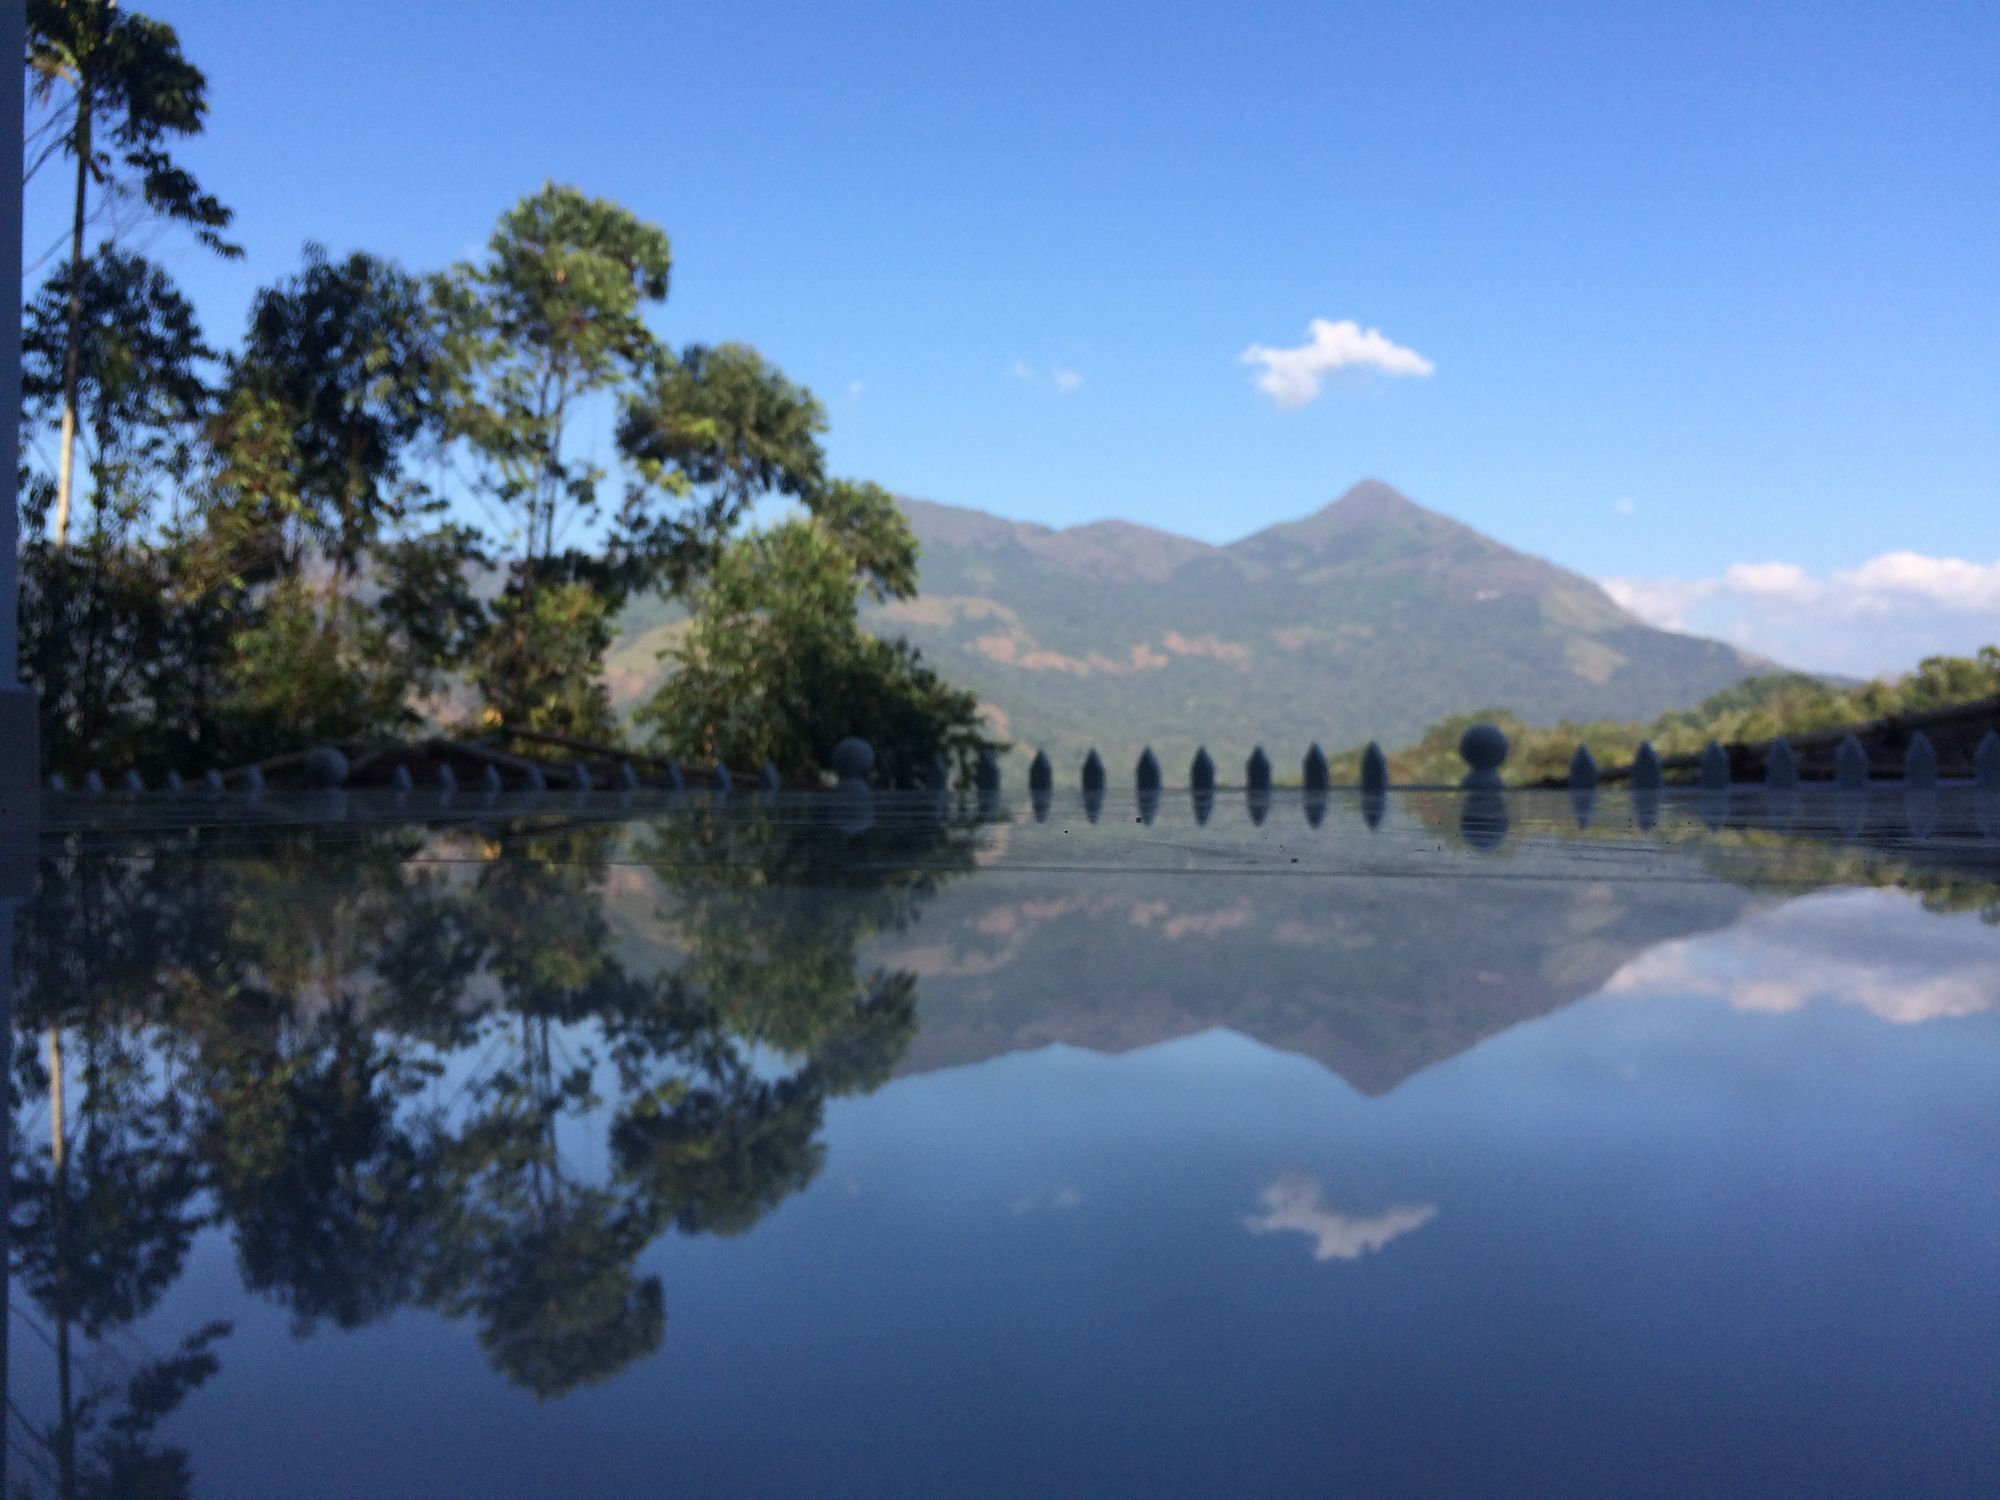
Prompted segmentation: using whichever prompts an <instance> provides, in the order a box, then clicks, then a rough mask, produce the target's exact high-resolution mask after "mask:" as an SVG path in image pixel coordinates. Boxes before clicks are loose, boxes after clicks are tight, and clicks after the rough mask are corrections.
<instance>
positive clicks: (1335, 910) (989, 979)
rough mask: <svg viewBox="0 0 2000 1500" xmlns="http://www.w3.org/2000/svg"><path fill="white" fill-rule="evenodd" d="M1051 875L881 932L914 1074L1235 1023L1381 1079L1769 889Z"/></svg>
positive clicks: (979, 887) (1463, 1043)
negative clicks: (1049, 884) (910, 1015)
mask: <svg viewBox="0 0 2000 1500" xmlns="http://www.w3.org/2000/svg"><path fill="white" fill-rule="evenodd" d="M1037 884H1040V882H1031V881H1029V880H1028V879H1026V878H1021V877H1014V876H1002V875H988V876H986V877H984V878H982V879H980V880H978V881H972V882H968V883H966V884H964V885H962V886H959V887H957V888H955V889H952V890H947V891H943V892H940V893H939V895H938V896H937V898H936V899H935V900H934V901H933V902H932V903H931V905H930V907H929V908H928V909H927V910H926V912H925V914H924V919H923V922H922V925H921V928H920V929H918V930H917V931H915V932H912V933H907V934H901V935H898V936H897V937H895V938H893V939H889V940H885V941H884V942H883V943H882V944H881V945H880V956H881V958H882V961H884V962H886V963H890V964H893V965H894V966H896V967H898V968H903V969H907V970H909V971H910V972H911V973H913V974H915V975H917V977H918V979H919V981H920V984H921V996H922V999H921V1007H920V1013H919V1015H920V1021H921V1025H920V1026H919V1028H918V1031H917V1035H916V1037H915V1039H914V1041H913V1042H912V1043H911V1046H910V1050H909V1052H908V1053H907V1054H906V1055H905V1057H904V1060H903V1064H902V1071H903V1072H905V1073H920V1072H927V1071H930V1070H932V1069H936V1068H946V1067H956V1066H960V1065H963V1064H966V1063H972V1062H978V1061H980V1060H982V1059H984V1058H988V1057H993V1056H996V1055H999V1054H1001V1053H1006V1052H1015V1051H1020V1050H1022V1049H1025V1048H1031V1047H1039V1046H1045V1045H1047V1044H1049V1043H1052V1042H1061V1043H1066V1044H1068V1045H1071V1046H1078V1047H1088V1048H1091V1049H1093V1050H1096V1051H1101V1052H1124V1051H1130V1050H1132V1049H1134V1048H1138V1047H1146V1046H1151V1045H1154V1044H1155V1043H1159V1042H1164V1041H1169V1040H1172V1039H1173V1038H1175V1037H1181V1036H1186V1035H1189V1034H1191V1033H1194V1032H1200V1031H1206V1030H1210V1029H1212V1028H1216V1027H1221V1028H1226V1029H1228V1030H1230V1031H1234V1032H1237V1033H1239V1034H1241V1035H1243V1036H1247V1037H1251V1038H1253V1039H1255V1040H1257V1041H1259V1042H1262V1043H1264V1044H1265V1045H1266V1046H1270V1047H1275V1048H1278V1049H1280V1050H1282V1051H1286V1052H1294V1053H1298V1054H1301V1055H1303V1056H1306V1057H1310V1058H1313V1059H1315V1060H1316V1061H1318V1062H1320V1063H1322V1064H1324V1065H1325V1066H1326V1067H1328V1068H1330V1069H1332V1070H1333V1071H1334V1072H1335V1073H1337V1074H1339V1075H1340V1076H1341V1077H1342V1078H1344V1079H1345V1080H1347V1082H1349V1083H1350V1084H1352V1085H1353V1086H1354V1087H1355V1088H1357V1089H1359V1090H1361V1091H1362V1092H1364V1093H1368V1094H1380V1093H1385V1092H1387V1091H1388V1090H1390V1089H1392V1088H1394V1087H1395V1086H1396V1085H1397V1084H1399V1083H1401V1082H1402V1081H1403V1080H1404V1079H1406V1078H1408V1077H1409V1076H1410V1075H1411V1074H1413V1073H1416V1072H1418V1071H1420V1070H1421V1069H1423V1068H1426V1067H1429V1066H1430V1065H1431V1064H1433V1063H1436V1062H1440V1061H1442V1060H1443V1059H1445V1058H1448V1057H1451V1056H1453V1055H1454V1054H1456V1053H1459V1052H1462V1051H1464V1050H1465V1049H1466V1048H1468V1047H1470V1046H1473V1045H1474V1044H1475V1043H1477V1042H1479V1041H1481V1040H1482V1039H1484V1038H1486V1037H1489V1036H1492V1035H1494V1034H1496V1033H1498V1032H1501V1031H1505V1030H1506V1029H1507V1028H1509V1027H1511V1026H1516V1025H1519V1024H1520V1023H1521V1022H1523V1021H1528V1020H1532V1019H1534V1018H1535V1017H1537V1016H1541V1015H1545V1014H1547V1013H1548V1012H1550V1011H1553V1010H1557V1009H1560V1008H1561V1007H1562V1006H1565V1005H1567V1004H1569V1003H1570V1002H1572V1001H1574V1000H1578V999H1581V998H1582V997H1584V996H1586V995H1590V994H1594V993H1596V992H1597V991H1598V990H1600V989H1602V988H1603V986H1604V985H1605V983H1606V982H1607V981H1608V980H1609V979H1610V978H1611V977H1612V975H1614V974H1616V973H1617V972H1618V971H1619V970H1620V969H1621V968H1623V967H1624V966H1625V965H1626V964H1627V963H1629V962H1630V961H1631V960H1632V959H1634V958H1636V957H1637V956H1638V955H1640V954H1641V953H1643V952H1645V951H1646V950H1647V949H1649V948H1651V947H1654V946H1655V945H1657V944H1660V943H1663V942H1668V941H1671V940H1674V939H1677V938H1684V937H1687V936H1690V935H1691V934H1695V933H1700V932H1708V931H1712V930H1714V929H1717V928H1721V927H1726V926H1729V925H1730V924H1732V923H1734V922H1736V921H1737V920H1739V919H1740V918H1741V917H1742V916H1743V915H1744V914H1745V913H1746V912H1747V911H1749V910H1752V909H1753V908H1755V907H1756V906H1758V905H1759V904H1768V903H1769V902H1770V901H1771V900H1772V899H1774V898H1772V897H1769V896H1763V897H1760V896H1757V895H1754V894H1752V893H1751V892H1750V891H1747V890H1745V889H1743V888H1742V887H1739V886H1736V885H1731V884H1728V883H1726V882H1724V881H1721V880H1712V879H1693V880H1690V881H1687V882H1679V881H1676V882H1671V883H1669V882H1650V881H1649V882H1643V883H1639V884H1633V883H1627V882H1613V881H1590V882H1574V881H1561V882H1555V881H1550V882H1540V881H1538V882H1513V881H1507V880H1476V881H1466V880H1451V879H1389V880H1363V879H1335V880H1328V879H1315V878H1301V879H1266V880H1255V881H1233V882H1232V881H1192V880H1189V879H1187V878H1185V877H1184V876H1179V875H1162V876H1129V877H1120V876H1104V877H1100V878H1096V879H1093V880H1091V881H1088V882H1082V883H1078V884H1074V885H1070V886H1067V887H1064V888H1061V889H1058V890H1055V891H1048V892H1046V893H1045V892H1044V891H1042V890H1037V888H1036V886H1037Z"/></svg>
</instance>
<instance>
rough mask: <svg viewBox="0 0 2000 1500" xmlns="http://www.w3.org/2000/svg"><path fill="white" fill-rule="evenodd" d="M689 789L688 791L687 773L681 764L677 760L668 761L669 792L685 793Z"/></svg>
mask: <svg viewBox="0 0 2000 1500" xmlns="http://www.w3.org/2000/svg"><path fill="white" fill-rule="evenodd" d="M687 789H688V779H687V773H686V772H684V771H682V770H681V763H680V762H679V761H677V760H670V761H668V762H667V790H668V791H670V792H684V791H686V790H687Z"/></svg>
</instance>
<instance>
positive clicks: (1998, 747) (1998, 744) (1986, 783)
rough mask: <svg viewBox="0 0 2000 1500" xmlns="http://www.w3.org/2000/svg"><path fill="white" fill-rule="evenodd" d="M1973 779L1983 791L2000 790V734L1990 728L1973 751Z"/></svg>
mask: <svg viewBox="0 0 2000 1500" xmlns="http://www.w3.org/2000/svg"><path fill="white" fill-rule="evenodd" d="M1972 779H1973V780H1974V781H1976V782H1978V783H1979V789H1980V790H1981V791H1983V792H2000V734H1995V733H1994V732H1993V731H1992V730H1990V729H1989V730H1987V731H1986V735H1985V737H1984V738H1983V739H1981V740H1980V742H1979V748H1978V749H1977V750H1975V751H1973V753H1972Z"/></svg>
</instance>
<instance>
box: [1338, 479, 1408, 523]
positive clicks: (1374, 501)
mask: <svg viewBox="0 0 2000 1500" xmlns="http://www.w3.org/2000/svg"><path fill="white" fill-rule="evenodd" d="M1331 510H1338V511H1340V512H1341V514H1342V515H1344V516H1349V517H1352V518H1354V519H1356V520H1386V519H1390V518H1393V517H1398V516H1418V515H1429V514H1432V512H1429V511H1426V510H1425V509H1424V508H1423V507H1422V506H1421V505H1419V504H1417V502H1416V501H1414V500H1412V499H1411V498H1410V497H1409V496H1408V495H1406V494H1404V493H1403V492H1402V491H1401V490H1399V489H1397V488H1396V487H1395V486H1394V485H1390V484H1384V483H1383V482H1382V481H1381V480H1379V479H1364V480H1362V481H1361V482H1360V483H1359V484H1356V485H1352V486H1350V487H1349V488H1348V491H1347V493H1346V494H1344V495H1342V496H1340V497H1339V498H1338V499H1336V500H1334V501H1332V502H1330V503H1329V504H1327V505H1324V506H1322V507H1321V508H1320V514H1321V515H1325V514H1326V513H1327V512H1328V511H1331Z"/></svg>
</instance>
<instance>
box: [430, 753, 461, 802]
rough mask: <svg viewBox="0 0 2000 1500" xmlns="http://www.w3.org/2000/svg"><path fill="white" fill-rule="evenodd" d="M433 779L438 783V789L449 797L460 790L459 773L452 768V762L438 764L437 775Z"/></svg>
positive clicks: (442, 761) (444, 761) (443, 761)
mask: <svg viewBox="0 0 2000 1500" xmlns="http://www.w3.org/2000/svg"><path fill="white" fill-rule="evenodd" d="M431 779H432V781H434V782H435V783H436V785H437V789H438V790H439V791H441V792H443V793H444V794H445V795H446V796H447V797H449V796H450V795H451V794H452V793H453V792H455V791H457V790H458V772H456V771H454V770H453V769H452V768H451V762H450V761H448V760H441V761H439V762H438V768H437V775H436V776H434V777H432V778H431Z"/></svg>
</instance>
